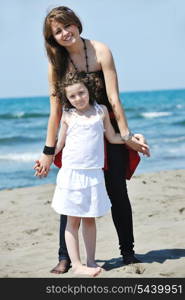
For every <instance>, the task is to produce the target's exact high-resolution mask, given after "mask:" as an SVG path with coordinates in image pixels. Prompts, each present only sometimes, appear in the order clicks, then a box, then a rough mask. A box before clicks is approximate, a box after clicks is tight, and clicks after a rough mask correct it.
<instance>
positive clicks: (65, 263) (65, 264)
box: [50, 259, 70, 274]
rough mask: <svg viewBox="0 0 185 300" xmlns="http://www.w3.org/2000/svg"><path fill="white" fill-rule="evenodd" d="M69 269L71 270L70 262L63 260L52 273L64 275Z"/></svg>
mask: <svg viewBox="0 0 185 300" xmlns="http://www.w3.org/2000/svg"><path fill="white" fill-rule="evenodd" d="M69 268H70V262H69V260H67V259H62V260H61V261H59V263H58V264H57V265H56V266H55V267H54V268H53V269H52V270H51V271H50V272H51V273H54V274H63V273H66V272H68V270H69Z"/></svg>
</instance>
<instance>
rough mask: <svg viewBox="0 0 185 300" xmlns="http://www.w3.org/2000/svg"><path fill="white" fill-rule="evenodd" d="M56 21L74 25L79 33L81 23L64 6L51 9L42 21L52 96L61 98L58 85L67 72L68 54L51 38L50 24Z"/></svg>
mask: <svg viewBox="0 0 185 300" xmlns="http://www.w3.org/2000/svg"><path fill="white" fill-rule="evenodd" d="M52 21H57V22H60V23H62V24H63V25H67V24H68V25H71V24H73V25H76V26H77V27H78V29H79V33H80V34H81V32H82V23H81V21H80V19H79V18H78V17H77V15H76V14H75V13H74V12H73V11H72V10H71V9H70V8H68V7H66V6H59V7H56V8H54V9H52V10H51V11H50V12H49V13H48V15H47V16H46V18H45V20H44V27H43V34H44V39H45V48H46V52H47V56H48V59H49V61H50V62H51V64H52V67H53V72H52V81H53V87H54V91H53V93H52V95H53V96H59V98H60V97H61V92H60V83H61V81H62V79H63V77H64V75H65V74H66V72H67V67H68V63H69V61H68V58H69V54H68V52H67V50H66V48H65V47H63V46H61V45H59V44H58V43H57V42H56V40H55V39H54V37H53V33H52V29H51V23H52Z"/></svg>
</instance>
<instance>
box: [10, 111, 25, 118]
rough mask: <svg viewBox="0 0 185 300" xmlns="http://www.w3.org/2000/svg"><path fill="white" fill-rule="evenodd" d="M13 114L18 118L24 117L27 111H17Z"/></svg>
mask: <svg viewBox="0 0 185 300" xmlns="http://www.w3.org/2000/svg"><path fill="white" fill-rule="evenodd" d="M12 115H13V116H14V117H16V118H22V117H23V116H24V115H25V112H24V111H19V112H16V113H14V114H12Z"/></svg>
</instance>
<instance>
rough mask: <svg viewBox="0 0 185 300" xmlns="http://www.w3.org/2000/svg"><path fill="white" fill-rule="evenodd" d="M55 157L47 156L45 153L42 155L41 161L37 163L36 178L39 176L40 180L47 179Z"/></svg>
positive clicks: (35, 168)
mask: <svg viewBox="0 0 185 300" xmlns="http://www.w3.org/2000/svg"><path fill="white" fill-rule="evenodd" d="M53 157H54V156H53V155H45V154H44V153H43V154H42V155H41V157H40V159H39V160H36V161H35V165H34V167H33V168H34V170H36V172H35V174H34V176H38V177H40V178H43V177H46V176H47V175H48V173H49V171H50V166H51V164H52V162H53Z"/></svg>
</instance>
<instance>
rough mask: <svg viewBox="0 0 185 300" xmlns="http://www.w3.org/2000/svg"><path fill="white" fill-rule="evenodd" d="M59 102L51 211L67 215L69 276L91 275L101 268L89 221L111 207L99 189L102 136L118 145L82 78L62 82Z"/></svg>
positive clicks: (102, 186) (104, 113) (104, 112)
mask: <svg viewBox="0 0 185 300" xmlns="http://www.w3.org/2000/svg"><path fill="white" fill-rule="evenodd" d="M63 87H64V95H65V96H64V99H63V114H62V119H61V129H60V131H59V135H58V142H57V145H56V150H55V155H56V154H57V153H59V151H60V150H61V149H63V151H62V168H61V169H60V170H59V173H58V175H57V185H56V189H55V193H54V196H53V200H52V207H53V208H54V210H55V211H56V212H57V213H59V214H64V215H67V226H66V230H65V240H66V245H67V250H68V253H69V257H70V260H71V263H72V269H73V272H74V273H75V274H87V275H90V276H97V275H98V274H99V273H100V271H101V268H100V267H99V266H98V265H97V264H96V262H95V245H96V225H95V217H99V216H103V215H105V214H106V213H107V212H108V211H109V210H110V207H111V203H110V200H109V197H108V195H107V191H106V188H105V182H104V174H103V171H102V168H103V167H104V133H105V137H106V138H107V139H108V141H109V142H110V143H114V144H123V141H122V139H121V136H120V134H116V133H115V131H114V129H113V127H112V125H111V123H110V119H109V114H108V110H107V108H106V107H105V106H104V105H98V104H97V103H96V102H95V101H94V99H93V98H91V97H90V95H89V91H88V88H87V87H86V84H85V82H84V81H82V79H81V78H80V79H79V78H78V76H75V75H74V77H73V78H68V79H67V81H66V82H64V83H63ZM81 221H82V234H83V239H84V243H85V248H86V254H87V266H84V265H82V263H81V260H80V253H79V241H78V230H79V226H80V223H81Z"/></svg>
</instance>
